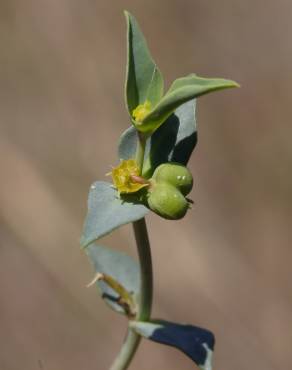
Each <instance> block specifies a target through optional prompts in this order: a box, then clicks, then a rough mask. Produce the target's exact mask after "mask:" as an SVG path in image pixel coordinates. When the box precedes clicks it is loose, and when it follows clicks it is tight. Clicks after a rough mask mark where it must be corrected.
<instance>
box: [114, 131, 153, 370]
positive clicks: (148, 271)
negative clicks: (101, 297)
mask: <svg viewBox="0 0 292 370" xmlns="http://www.w3.org/2000/svg"><path fill="white" fill-rule="evenodd" d="M137 134H138V139H139V140H138V145H137V152H136V162H137V164H138V166H139V168H140V174H141V173H142V168H143V162H144V154H145V145H146V139H145V138H144V137H143V136H142V135H139V133H137ZM133 229H134V234H135V240H136V244H137V249H138V256H139V263H140V273H141V287H140V297H139V307H138V313H137V317H136V318H135V319H136V320H139V321H147V320H149V319H150V315H151V307H152V296H153V273H152V258H151V249H150V242H149V238H148V232H147V226H146V221H145V218H142V219H141V220H138V221H135V222H133ZM140 340H141V337H140V335H138V334H137V333H135V332H134V331H133V330H132V329H131V328H128V332H127V336H126V338H125V341H124V344H123V346H122V348H121V350H120V352H119V354H118V356H117V357H116V359H115V361H114V363H113V365H112V367H111V368H110V370H126V369H127V368H128V366H129V365H130V362H131V361H132V359H133V357H134V354H135V352H136V350H137V348H138V346H139V343H140Z"/></svg>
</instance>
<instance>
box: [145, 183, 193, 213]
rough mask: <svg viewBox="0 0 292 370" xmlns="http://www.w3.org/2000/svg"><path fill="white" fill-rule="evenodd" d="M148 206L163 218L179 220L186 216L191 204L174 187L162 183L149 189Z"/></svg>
mask: <svg viewBox="0 0 292 370" xmlns="http://www.w3.org/2000/svg"><path fill="white" fill-rule="evenodd" d="M148 206H149V208H150V209H151V210H152V211H153V212H155V213H156V214H158V215H159V216H161V217H163V218H166V219H168V220H179V219H181V218H183V217H184V215H185V214H186V212H187V210H188V208H189V203H188V201H187V200H186V198H185V197H184V196H183V195H182V193H181V192H180V191H179V190H178V189H176V188H175V187H174V186H173V185H171V184H168V183H166V182H161V183H156V184H155V185H154V186H153V187H152V188H151V189H149V192H148Z"/></svg>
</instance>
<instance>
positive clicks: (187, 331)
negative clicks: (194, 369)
mask: <svg viewBox="0 0 292 370" xmlns="http://www.w3.org/2000/svg"><path fill="white" fill-rule="evenodd" d="M130 327H131V328H132V329H134V330H135V331H136V332H137V333H138V334H140V335H141V336H143V337H145V338H147V339H150V340H152V341H154V342H158V343H162V344H166V345H169V346H172V347H175V348H177V349H179V350H181V351H182V352H184V353H185V354H186V355H187V356H188V357H190V358H191V359H192V360H193V361H194V362H195V363H196V364H197V365H198V366H199V368H200V369H202V370H211V369H212V356H213V351H214V344H215V338H214V335H213V334H212V333H211V332H210V331H209V330H206V329H202V328H199V327H197V326H192V325H181V324H176V323H172V322H168V321H163V320H155V321H152V322H141V321H140V322H139V321H132V322H130Z"/></svg>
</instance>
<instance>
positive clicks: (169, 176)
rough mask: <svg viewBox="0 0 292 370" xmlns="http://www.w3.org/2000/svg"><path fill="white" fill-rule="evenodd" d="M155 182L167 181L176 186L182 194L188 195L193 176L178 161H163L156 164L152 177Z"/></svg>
mask: <svg viewBox="0 0 292 370" xmlns="http://www.w3.org/2000/svg"><path fill="white" fill-rule="evenodd" d="M152 178H153V179H154V180H155V181H156V182H157V183H160V182H167V183H168V184H171V185H173V186H174V187H175V188H177V189H178V190H179V191H180V192H181V193H182V194H183V195H188V194H189V192H190V191H191V190H192V187H193V176H192V174H191V173H190V171H189V170H188V169H187V168H186V167H185V166H183V165H181V164H179V163H172V162H169V163H163V164H161V165H160V166H158V167H157V168H156V169H155V171H154V174H153V177H152Z"/></svg>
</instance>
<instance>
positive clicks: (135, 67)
mask: <svg viewBox="0 0 292 370" xmlns="http://www.w3.org/2000/svg"><path fill="white" fill-rule="evenodd" d="M125 16H126V19H127V25H128V60H127V76H126V100H127V101H126V103H127V107H128V111H129V114H130V116H131V117H132V113H133V110H134V109H135V108H136V107H137V106H138V105H139V104H143V103H145V102H146V101H147V100H148V101H149V102H150V103H151V105H152V106H155V105H156V104H157V103H158V101H159V100H160V99H161V97H162V95H163V78H162V75H161V73H160V71H159V69H158V68H157V66H156V64H155V62H154V61H153V59H152V57H151V54H150V52H149V50H148V46H147V43H146V40H145V38H144V36H143V33H142V32H141V30H140V27H139V25H138V23H137V21H136V19H135V18H134V17H133V16H132V15H131V14H130V13H129V12H125Z"/></svg>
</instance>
